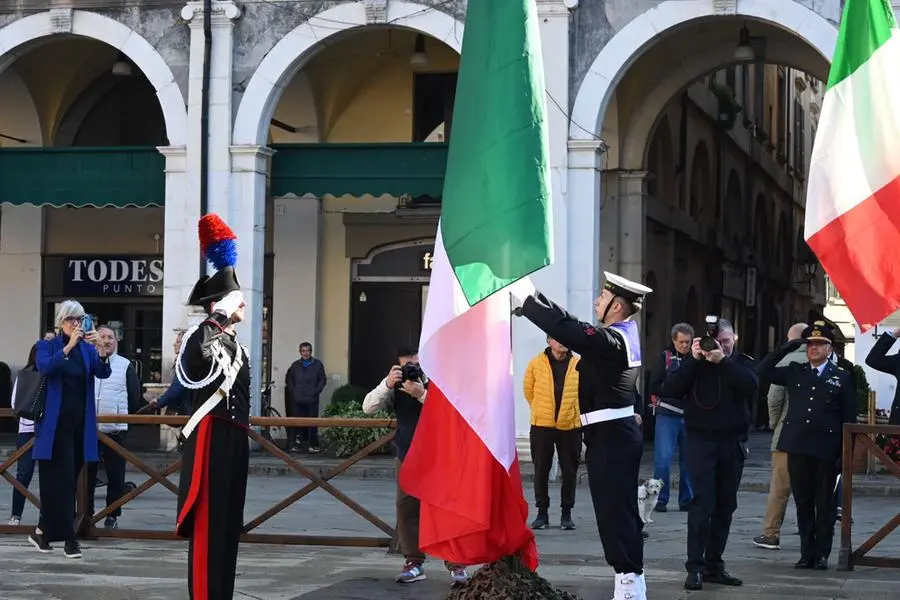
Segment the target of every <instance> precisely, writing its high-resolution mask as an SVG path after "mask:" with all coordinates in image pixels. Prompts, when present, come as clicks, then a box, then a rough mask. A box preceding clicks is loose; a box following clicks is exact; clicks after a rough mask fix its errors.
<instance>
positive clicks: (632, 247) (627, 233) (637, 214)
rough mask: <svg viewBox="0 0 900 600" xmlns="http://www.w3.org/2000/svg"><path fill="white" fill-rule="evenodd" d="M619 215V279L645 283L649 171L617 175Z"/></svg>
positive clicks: (620, 172)
mask: <svg viewBox="0 0 900 600" xmlns="http://www.w3.org/2000/svg"><path fill="white" fill-rule="evenodd" d="M615 173H616V178H617V180H618V184H619V185H618V188H619V192H618V202H617V204H618V209H619V210H618V212H619V236H618V240H619V273H618V274H619V275H621V276H622V277H626V278H628V279H631V280H632V281H637V282H640V283H643V282H644V251H645V246H646V240H645V232H646V222H647V208H646V203H647V202H646V195H645V188H646V182H647V178H648V177H649V176H651V175H650V174H649V173H648V172H646V171H616V172H615Z"/></svg>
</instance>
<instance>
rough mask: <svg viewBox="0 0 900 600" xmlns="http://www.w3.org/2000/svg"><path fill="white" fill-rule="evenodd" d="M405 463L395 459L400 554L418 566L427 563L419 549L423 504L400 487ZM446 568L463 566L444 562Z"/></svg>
mask: <svg viewBox="0 0 900 600" xmlns="http://www.w3.org/2000/svg"><path fill="white" fill-rule="evenodd" d="M402 465H403V463H402V462H401V461H400V460H399V459H394V466H395V467H396V469H397V540H398V542H399V547H400V548H399V549H400V554H402V555H403V558H405V559H406V560H407V561H409V562H411V563H416V564H420V565H421V564H422V563H424V562H425V553H424V552H422V550H421V548H419V510H420V508H421V503H420V502H419V499H418V498H415V497H414V496H410V495H409V494H407V493H406V492H405V491H403V488H402V487H400V467H401V466H402ZM444 566H445V567H447V569H448V570H452V569H454V568H457V567H462V566H463V565H457V564H455V563H451V562H447V561H446V560H445V561H444Z"/></svg>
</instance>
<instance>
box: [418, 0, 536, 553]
mask: <svg viewBox="0 0 900 600" xmlns="http://www.w3.org/2000/svg"><path fill="white" fill-rule="evenodd" d="M498 23H502V24H503V25H502V26H500V27H498V26H497V24H498ZM544 98H545V91H544V78H543V66H542V59H541V46H540V40H539V30H538V19H537V12H536V7H535V3H534V0H502V1H491V2H484V1H482V2H470V3H469V5H468V12H467V16H466V29H465V33H464V36H463V45H462V57H461V63H460V71H459V80H458V85H457V93H456V103H455V107H454V113H453V129H452V132H451V139H450V149H449V157H448V163H447V172H446V179H445V184H444V195H443V200H442V210H441V220H440V224H439V227H438V234H437V239H436V243H435V252H434V262H433V264H432V272H431V282H430V286H429V294H428V302H427V306H426V308H425V317H424V322H423V325H422V334H421V340H420V345H419V359H420V361H421V365H422V368H423V369H424V371H425V373H426V374H427V375H428V377H429V379H430V384H429V388H428V395H427V397H426V400H425V405H424V407H423V410H422V415H421V417H420V419H419V424H418V426H417V429H416V434H415V436H414V439H413V442H412V446H411V448H410V451H409V453H408V454H407V457H406V459H405V460H404V463H403V466H402V468H401V472H400V485H401V486H402V487H403V489H404V490H405V491H406V492H407V493H409V494H411V495H412V496H415V497H417V498H419V500H420V502H421V513H420V526H419V545H420V547H421V549H422V551H423V552H425V553H426V554H428V555H431V556H435V557H439V558H443V559H445V560H449V561H451V562H455V563H461V564H466V565H471V564H478V563H487V562H492V561H495V560H498V559H500V558H502V557H504V556H509V555H519V556H521V557H522V559H523V562H524V563H525V564H526V565H528V566H529V567H530V568H532V569H534V568H536V567H537V547H536V545H535V541H534V534H533V533H532V532H531V530H530V529H529V528H528V526H527V524H526V521H527V518H528V505H527V503H526V502H525V498H524V494H523V491H522V480H521V476H520V472H519V461H518V458H517V455H516V441H515V389H516V386H515V382H514V381H513V373H512V342H511V334H510V332H511V324H510V319H511V317H510V297H509V288H510V287H511V286H513V285H514V284H515V283H516V282H517V281H521V280H523V279H524V278H526V277H527V276H528V275H529V274H530V273H532V272H534V271H536V270H538V269H540V268H542V267H544V266H546V265H548V264H550V262H551V261H552V250H551V248H552V226H551V221H550V218H551V217H550V214H551V211H550V208H551V207H550V171H549V166H548V156H549V144H548V136H547V124H546V108H545V100H544Z"/></svg>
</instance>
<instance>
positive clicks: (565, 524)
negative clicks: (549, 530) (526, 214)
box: [559, 510, 575, 531]
mask: <svg viewBox="0 0 900 600" xmlns="http://www.w3.org/2000/svg"><path fill="white" fill-rule="evenodd" d="M559 526H560V528H561V529H563V530H565V531H574V530H575V522H574V521H573V520H572V511H571V510H564V511H563V512H562V517H561V518H560V519H559Z"/></svg>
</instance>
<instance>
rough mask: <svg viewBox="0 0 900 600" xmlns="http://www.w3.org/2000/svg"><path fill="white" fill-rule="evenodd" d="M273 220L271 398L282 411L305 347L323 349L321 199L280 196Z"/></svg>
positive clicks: (315, 350) (305, 196)
mask: <svg viewBox="0 0 900 600" xmlns="http://www.w3.org/2000/svg"><path fill="white" fill-rule="evenodd" d="M273 221H274V224H273V227H274V229H275V231H274V232H273V233H274V251H275V264H274V267H273V277H272V279H273V282H272V283H273V289H272V308H271V311H272V312H271V314H270V316H269V319H270V321H269V322H270V323H271V328H272V357H271V361H272V380H273V381H274V382H275V385H276V388H275V389H276V392H275V393H273V394H272V403H273V404H275V405H276V406H277V407H279V408H281V407H283V403H284V376H285V374H286V373H287V370H288V368H289V367H290V366H291V363H292V362H294V361H295V360H296V359H297V358H298V357H299V354H298V350H299V346H300V344H301V343H302V342H309V343H311V344H312V345H313V352H317V351H318V350H319V337H318V336H319V330H318V317H319V267H320V257H319V249H320V247H321V236H322V201H321V200H320V199H319V198H317V197H316V196H313V195H312V194H306V195H304V196H302V197H297V196H294V195H290V196H286V197H283V198H276V199H275V216H274V219H273ZM325 367H326V369H327V368H328V365H325ZM281 414H285V413H284V412H282V413H281Z"/></svg>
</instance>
